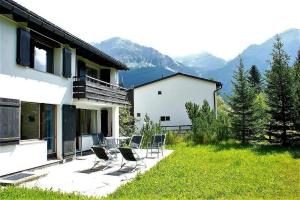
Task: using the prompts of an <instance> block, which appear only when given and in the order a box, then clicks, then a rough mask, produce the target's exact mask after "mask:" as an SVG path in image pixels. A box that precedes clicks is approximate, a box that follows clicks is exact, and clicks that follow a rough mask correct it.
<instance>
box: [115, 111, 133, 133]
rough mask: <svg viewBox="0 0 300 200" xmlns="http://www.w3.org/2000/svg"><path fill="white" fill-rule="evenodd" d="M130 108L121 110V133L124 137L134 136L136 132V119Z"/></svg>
mask: <svg viewBox="0 0 300 200" xmlns="http://www.w3.org/2000/svg"><path fill="white" fill-rule="evenodd" d="M130 109H131V107H130V106H125V107H123V108H120V115H119V120H120V133H121V135H123V136H132V135H134V134H135V132H136V126H135V118H134V116H132V115H131V114H130Z"/></svg>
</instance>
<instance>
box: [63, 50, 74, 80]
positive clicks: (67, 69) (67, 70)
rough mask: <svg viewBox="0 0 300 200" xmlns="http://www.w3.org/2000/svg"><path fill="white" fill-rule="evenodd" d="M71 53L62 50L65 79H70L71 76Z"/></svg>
mask: <svg viewBox="0 0 300 200" xmlns="http://www.w3.org/2000/svg"><path fill="white" fill-rule="evenodd" d="M71 58H72V52H71V50H69V49H67V48H64V49H63V76H64V77H66V78H71V76H72V62H71Z"/></svg>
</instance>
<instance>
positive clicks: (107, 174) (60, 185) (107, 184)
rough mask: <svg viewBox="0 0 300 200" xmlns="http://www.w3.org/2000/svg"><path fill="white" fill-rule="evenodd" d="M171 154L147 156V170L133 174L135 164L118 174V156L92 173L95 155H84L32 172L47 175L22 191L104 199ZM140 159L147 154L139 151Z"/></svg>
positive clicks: (25, 185) (131, 163)
mask: <svg viewBox="0 0 300 200" xmlns="http://www.w3.org/2000/svg"><path fill="white" fill-rule="evenodd" d="M171 153H172V151H171V150H164V156H163V157H162V156H161V154H160V157H159V158H157V154H155V153H153V154H152V156H151V154H149V156H148V158H145V159H144V162H145V163H146V167H144V166H139V167H138V168H137V169H136V170H135V171H134V172H131V171H132V169H133V167H134V166H135V163H134V162H128V163H127V165H126V166H128V167H126V166H125V167H123V168H122V169H121V170H120V164H121V158H122V157H121V154H118V158H117V160H116V161H115V162H114V163H113V164H112V165H111V167H110V168H107V169H105V170H103V171H102V170H101V169H102V168H103V167H102V166H103V165H102V163H101V164H99V165H97V166H99V167H96V168H95V169H93V170H91V167H92V166H93V165H94V161H95V157H96V156H95V155H94V154H92V155H87V156H82V157H77V159H76V160H73V161H71V162H67V163H64V164H59V165H55V166H51V167H48V168H44V169H39V170H35V172H42V173H43V172H46V173H48V174H47V175H46V176H45V177H41V178H39V179H37V180H34V181H31V182H27V183H23V184H21V186H24V187H29V188H30V187H39V188H42V189H48V190H49V189H51V190H53V191H61V192H68V193H72V192H74V193H76V194H82V195H87V196H98V197H100V196H106V195H108V194H110V193H112V192H114V191H115V190H116V189H117V188H119V187H120V186H121V185H123V184H125V183H127V182H129V181H131V180H132V179H133V178H135V177H136V176H137V174H138V173H145V172H146V171H147V170H149V169H150V168H152V167H153V166H155V165H156V164H157V163H158V162H159V161H160V160H162V159H163V158H165V157H166V156H168V155H170V154H171ZM139 155H140V156H143V157H145V155H146V150H140V152H139Z"/></svg>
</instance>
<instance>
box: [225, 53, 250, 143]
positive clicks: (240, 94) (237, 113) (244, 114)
mask: <svg viewBox="0 0 300 200" xmlns="http://www.w3.org/2000/svg"><path fill="white" fill-rule="evenodd" d="M237 67H238V69H237V71H235V72H234V75H233V79H234V80H233V81H232V84H233V95H232V96H231V97H230V98H229V105H230V106H231V109H232V112H231V115H232V127H233V131H234V134H235V135H236V137H237V139H239V140H241V142H242V143H243V144H246V143H248V142H249V140H250V139H251V138H252V136H253V134H254V128H253V127H254V122H255V119H254V108H253V105H254V99H255V95H254V92H253V90H252V89H251V87H250V84H249V82H248V80H247V75H246V72H245V70H244V64H243V60H242V58H240V61H239V65H238V66H237Z"/></svg>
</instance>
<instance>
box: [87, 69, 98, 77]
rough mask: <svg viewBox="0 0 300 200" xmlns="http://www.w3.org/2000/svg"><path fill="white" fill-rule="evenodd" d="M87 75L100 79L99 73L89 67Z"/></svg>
mask: <svg viewBox="0 0 300 200" xmlns="http://www.w3.org/2000/svg"><path fill="white" fill-rule="evenodd" d="M86 75H87V76H90V77H93V78H96V79H98V71H97V70H96V69H94V68H91V67H87V68H86Z"/></svg>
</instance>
